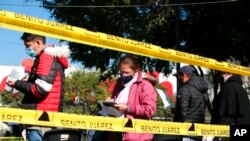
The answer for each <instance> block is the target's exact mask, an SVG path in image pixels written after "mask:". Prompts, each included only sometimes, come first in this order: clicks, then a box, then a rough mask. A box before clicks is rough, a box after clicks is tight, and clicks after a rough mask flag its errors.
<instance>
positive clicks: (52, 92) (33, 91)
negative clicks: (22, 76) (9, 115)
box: [14, 46, 70, 112]
mask: <svg viewBox="0 0 250 141" xmlns="http://www.w3.org/2000/svg"><path fill="white" fill-rule="evenodd" d="M69 54H70V50H69V49H68V47H67V46H62V47H56V46H55V47H46V48H45V49H44V50H43V51H42V52H41V53H40V54H39V55H38V56H37V57H36V59H35V60H34V64H33V66H32V69H31V73H30V75H29V79H28V81H22V80H17V81H16V83H15V85H14V87H15V88H16V89H17V90H19V91H21V92H23V93H24V94H25V95H24V98H23V100H22V107H23V108H26V109H37V110H42V111H55V112H56V111H62V106H63V103H62V102H63V101H62V100H63V94H64V79H65V75H64V69H66V68H67V67H68V60H67V58H68V56H69Z"/></svg>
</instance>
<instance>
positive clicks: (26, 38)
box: [21, 32, 46, 44]
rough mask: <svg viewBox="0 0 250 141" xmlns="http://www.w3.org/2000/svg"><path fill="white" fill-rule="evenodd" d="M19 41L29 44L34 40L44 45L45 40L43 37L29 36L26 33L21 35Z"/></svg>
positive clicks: (29, 34)
mask: <svg viewBox="0 0 250 141" xmlns="http://www.w3.org/2000/svg"><path fill="white" fill-rule="evenodd" d="M21 39H22V40H23V41H25V42H30V41H34V40H41V41H42V42H43V43H44V44H45V43H46V39H45V37H44V36H41V35H36V34H31V33H27V32H24V33H23V35H22V37H21Z"/></svg>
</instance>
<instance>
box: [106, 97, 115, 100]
mask: <svg viewBox="0 0 250 141" xmlns="http://www.w3.org/2000/svg"><path fill="white" fill-rule="evenodd" d="M105 101H114V99H111V97H107V98H106V100H105Z"/></svg>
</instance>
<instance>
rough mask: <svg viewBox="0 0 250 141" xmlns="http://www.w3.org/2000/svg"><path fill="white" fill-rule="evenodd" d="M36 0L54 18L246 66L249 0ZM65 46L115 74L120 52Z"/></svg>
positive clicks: (153, 66) (148, 63)
mask: <svg viewBox="0 0 250 141" xmlns="http://www.w3.org/2000/svg"><path fill="white" fill-rule="evenodd" d="M27 1H31V0H27ZM36 1H41V2H42V4H43V7H44V8H46V9H48V10H49V11H50V12H51V15H52V17H54V18H55V19H56V20H57V21H58V22H62V23H66V24H70V25H74V26H78V27H83V28H86V29H89V30H91V31H99V32H104V33H108V34H112V35H117V36H121V37H125V38H130V39H134V40H138V41H144V42H148V43H152V44H155V45H159V46H161V47H163V48H175V47H177V49H178V50H182V51H185V52H189V53H193V54H198V55H201V56H205V57H209V58H214V59H217V60H219V61H221V60H223V61H224V60H226V59H228V58H229V57H230V56H233V57H235V58H236V59H237V60H240V61H241V62H242V64H243V65H248V64H249V58H248V55H247V53H248V52H249V48H248V46H249V41H250V40H249V38H250V37H249V34H248V33H249V30H250V29H249V26H248V25H249V20H248V19H249V16H250V15H249V13H250V12H249V8H248V7H249V6H250V2H249V1H248V0H241V1H237V2H227V3H225V2H223V3H203V4H192V5H191V4H188V5H185V3H189V2H190V1H188V0H181V1H164V0H138V1H131V0H106V1H101V0H89V1H82V0H68V1H65V0H49V1H48V0H36ZM171 2H175V3H171ZM192 2H197V3H199V2H200V1H199V0H194V1H192ZM208 2H213V1H211V0H208ZM171 4H180V5H177V6H176V5H171ZM181 4H183V5H181ZM121 5H122V6H121ZM60 6H64V7H60ZM67 6H69V7H67ZM70 6H78V7H70ZM88 6H89V7H88ZM116 6H118V7H116ZM69 45H70V48H71V50H72V56H71V57H72V59H73V60H74V61H76V62H81V63H82V64H83V65H84V66H85V67H90V68H91V67H96V68H99V69H100V70H101V71H102V72H103V71H105V70H106V69H107V68H111V70H113V72H112V73H116V71H117V69H116V65H117V60H116V59H117V58H119V57H120V56H121V54H122V53H121V52H116V51H111V50H107V49H100V48H95V47H90V46H88V45H82V44H77V43H73V42H70V43H69ZM175 49H176V48H175ZM138 57H139V58H140V60H141V61H142V63H143V67H144V69H145V70H146V71H147V70H149V71H155V70H156V71H160V72H164V73H168V72H170V70H171V69H172V68H171V64H170V63H169V62H167V61H162V60H158V59H155V58H147V57H141V56H138Z"/></svg>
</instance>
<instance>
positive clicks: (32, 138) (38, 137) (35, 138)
mask: <svg viewBox="0 0 250 141" xmlns="http://www.w3.org/2000/svg"><path fill="white" fill-rule="evenodd" d="M28 140H29V141H42V140H43V139H42V131H40V130H28Z"/></svg>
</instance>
